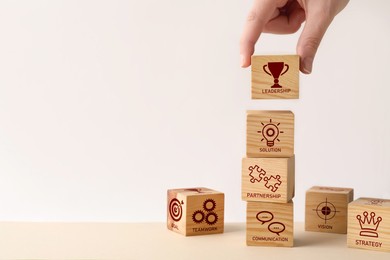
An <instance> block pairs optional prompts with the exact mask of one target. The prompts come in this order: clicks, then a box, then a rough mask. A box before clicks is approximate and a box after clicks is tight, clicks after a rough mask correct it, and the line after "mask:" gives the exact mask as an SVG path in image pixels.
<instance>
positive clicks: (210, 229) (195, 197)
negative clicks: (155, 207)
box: [167, 187, 225, 236]
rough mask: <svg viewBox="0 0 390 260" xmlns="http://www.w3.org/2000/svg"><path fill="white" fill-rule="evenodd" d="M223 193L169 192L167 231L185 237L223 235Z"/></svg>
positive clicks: (180, 190) (200, 191)
mask: <svg viewBox="0 0 390 260" xmlns="http://www.w3.org/2000/svg"><path fill="white" fill-rule="evenodd" d="M224 201H225V195H224V193H222V192H219V191H216V190H212V189H208V188H203V187H201V188H184V189H170V190H168V205H167V228H168V229H169V230H172V231H174V232H177V233H180V234H182V235H185V236H195V235H207V234H217V233H223V231H224Z"/></svg>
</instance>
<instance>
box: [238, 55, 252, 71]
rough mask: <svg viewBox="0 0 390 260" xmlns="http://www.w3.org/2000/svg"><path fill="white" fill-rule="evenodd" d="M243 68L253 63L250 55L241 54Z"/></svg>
mask: <svg viewBox="0 0 390 260" xmlns="http://www.w3.org/2000/svg"><path fill="white" fill-rule="evenodd" d="M240 58H241V68H248V67H249V66H250V65H251V59H250V57H248V56H245V55H243V54H241V57H240Z"/></svg>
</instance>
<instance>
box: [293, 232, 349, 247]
mask: <svg viewBox="0 0 390 260" xmlns="http://www.w3.org/2000/svg"><path fill="white" fill-rule="evenodd" d="M342 243H345V245H346V244H347V236H346V235H343V234H326V233H320V232H307V231H305V232H304V233H301V234H299V236H296V237H294V247H304V246H315V245H320V246H334V245H340V244H342Z"/></svg>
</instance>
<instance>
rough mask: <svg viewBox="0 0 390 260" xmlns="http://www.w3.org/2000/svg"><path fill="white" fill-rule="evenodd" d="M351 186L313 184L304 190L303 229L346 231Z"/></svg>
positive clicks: (340, 232)
mask: <svg viewBox="0 0 390 260" xmlns="http://www.w3.org/2000/svg"><path fill="white" fill-rule="evenodd" d="M351 201H353V189H352V188H339V187H323V186H314V187H312V188H310V189H309V190H307V191H306V207H305V208H306V209H305V211H306V213H305V230H306V231H317V232H327V233H339V234H346V233H347V221H348V203H350V202H351Z"/></svg>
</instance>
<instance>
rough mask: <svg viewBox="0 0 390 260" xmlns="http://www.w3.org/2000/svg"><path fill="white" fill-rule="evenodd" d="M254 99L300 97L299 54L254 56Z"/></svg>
mask: <svg viewBox="0 0 390 260" xmlns="http://www.w3.org/2000/svg"><path fill="white" fill-rule="evenodd" d="M251 63H252V66H251V67H252V99H276V98H277V99H296V98H299V56H298V55H267V56H258V55H255V56H252V62H251Z"/></svg>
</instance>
